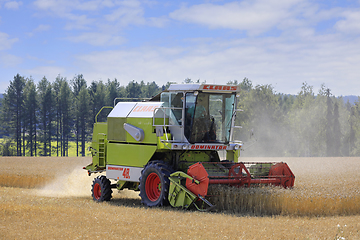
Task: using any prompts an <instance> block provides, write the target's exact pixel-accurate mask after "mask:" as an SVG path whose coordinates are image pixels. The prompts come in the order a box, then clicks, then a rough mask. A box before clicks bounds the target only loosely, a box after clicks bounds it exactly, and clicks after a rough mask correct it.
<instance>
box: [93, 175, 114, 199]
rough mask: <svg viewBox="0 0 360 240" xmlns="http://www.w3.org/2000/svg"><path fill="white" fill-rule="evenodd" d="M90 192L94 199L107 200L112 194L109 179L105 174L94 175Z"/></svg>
mask: <svg viewBox="0 0 360 240" xmlns="http://www.w3.org/2000/svg"><path fill="white" fill-rule="evenodd" d="M91 192H92V197H93V199H94V200H95V201H97V202H102V201H109V200H110V199H111V194H112V190H111V184H110V180H109V179H107V178H106V177H105V176H99V177H96V178H95V179H94V181H93V184H92V189H91Z"/></svg>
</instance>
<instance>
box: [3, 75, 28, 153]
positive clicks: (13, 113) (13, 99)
mask: <svg viewBox="0 0 360 240" xmlns="http://www.w3.org/2000/svg"><path fill="white" fill-rule="evenodd" d="M25 83H26V81H25V79H24V77H21V76H20V75H19V74H17V75H16V76H14V80H13V81H10V85H9V87H8V88H7V90H6V92H5V94H4V100H3V114H4V115H3V119H4V123H5V124H6V132H7V133H8V134H9V135H10V136H11V137H13V138H14V139H15V142H16V155H17V156H21V155H22V154H23V152H22V147H23V146H22V144H23V141H22V131H23V130H24V116H25V114H24V88H25Z"/></svg>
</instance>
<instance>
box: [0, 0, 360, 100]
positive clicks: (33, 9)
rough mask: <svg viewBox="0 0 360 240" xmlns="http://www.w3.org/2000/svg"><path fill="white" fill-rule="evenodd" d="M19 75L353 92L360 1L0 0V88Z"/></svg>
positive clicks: (359, 63)
mask: <svg viewBox="0 0 360 240" xmlns="http://www.w3.org/2000/svg"><path fill="white" fill-rule="evenodd" d="M18 73H19V74H20V75H21V76H24V77H26V78H30V77H31V78H32V79H34V81H35V82H39V81H40V80H41V79H42V78H43V77H44V76H45V77H46V78H47V79H48V80H49V81H50V82H53V81H54V80H55V78H56V77H57V76H58V75H60V76H62V77H66V78H67V79H68V80H71V79H73V78H74V77H75V75H77V74H83V76H84V78H85V80H86V81H87V82H88V84H90V83H91V82H92V81H99V80H102V81H104V82H106V81H107V80H108V79H110V80H113V79H115V78H116V79H117V80H118V81H119V82H120V84H121V85H122V86H126V85H127V84H128V83H129V82H130V81H132V80H135V81H137V82H140V81H144V82H145V83H147V82H153V81H155V82H156V83H157V84H158V85H160V86H161V85H163V84H166V83H167V82H177V83H182V82H183V81H184V79H186V78H190V79H192V80H193V81H196V80H198V79H200V82H206V83H213V84H226V83H227V82H229V81H234V80H238V81H239V82H241V81H242V80H243V79H244V78H245V77H246V78H248V79H250V80H251V81H252V83H253V85H254V86H256V85H263V84H271V86H273V88H274V91H275V92H276V93H285V94H297V93H299V92H300V91H301V86H302V84H303V83H304V82H306V83H307V84H308V85H310V86H313V87H314V92H315V94H317V92H318V91H319V89H320V87H321V85H322V84H325V87H326V88H329V89H330V90H331V93H332V94H333V95H335V96H340V95H343V96H345V95H360V0H353V1H350V0H312V1H310V0H243V1H226V0H224V1H222V0H203V1H200V0H189V1H186V0H184V1H174V0H172V1H170V0H168V1H167V0H158V1H156V0H154V1H152V0H119V1H118V0H91V1H84V0H35V1H30V0H22V1H13V0H0V93H4V92H5V91H6V89H7V88H8V86H9V83H10V81H12V80H13V79H14V76H15V75H16V74H18Z"/></svg>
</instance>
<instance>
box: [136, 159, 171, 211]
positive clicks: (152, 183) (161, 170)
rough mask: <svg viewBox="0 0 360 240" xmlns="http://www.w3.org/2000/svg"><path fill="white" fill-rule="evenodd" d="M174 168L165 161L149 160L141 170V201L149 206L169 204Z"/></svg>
mask: <svg viewBox="0 0 360 240" xmlns="http://www.w3.org/2000/svg"><path fill="white" fill-rule="evenodd" d="M172 172H173V171H172V169H171V168H170V166H168V165H167V164H166V163H164V162H163V161H152V162H149V163H148V164H147V165H146V166H145V168H144V169H143V170H142V172H141V177H140V185H139V189H140V197H141V202H142V203H143V204H145V205H146V206H148V207H158V206H164V205H168V203H169V201H168V194H169V185H170V181H169V176H170V174H171V173H172Z"/></svg>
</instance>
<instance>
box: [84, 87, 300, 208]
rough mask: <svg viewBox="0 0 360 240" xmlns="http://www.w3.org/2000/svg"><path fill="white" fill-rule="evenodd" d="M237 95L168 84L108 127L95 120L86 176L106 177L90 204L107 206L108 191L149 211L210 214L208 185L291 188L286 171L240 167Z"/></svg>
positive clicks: (233, 90) (126, 107)
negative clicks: (136, 197) (133, 195)
mask: <svg viewBox="0 0 360 240" xmlns="http://www.w3.org/2000/svg"><path fill="white" fill-rule="evenodd" d="M239 93H240V88H239V87H238V86H229V85H212V84H202V85H200V84H173V85H170V87H169V88H168V89H167V90H165V91H164V92H162V93H161V94H159V95H158V96H156V97H154V98H153V99H151V100H149V101H146V102H118V103H117V104H116V105H115V106H114V107H113V108H112V107H111V108H112V110H111V112H110V113H109V114H108V116H107V122H98V121H97V116H98V115H97V116H96V117H95V124H94V130H93V137H92V144H91V147H90V149H91V153H92V163H91V164H90V165H88V166H86V167H84V169H86V170H87V171H88V174H89V176H90V175H91V174H92V173H101V172H105V173H106V175H103V176H98V177H96V178H95V179H94V181H93V185H92V196H93V199H94V200H95V201H99V202H100V201H108V200H110V199H111V194H112V188H117V189H118V190H122V189H125V188H127V189H130V190H135V191H140V197H141V202H142V203H143V204H144V205H146V206H149V207H154V206H163V205H168V204H170V205H171V206H173V207H181V208H189V207H195V208H197V209H199V210H209V209H211V208H213V207H214V206H213V205H212V204H211V203H210V202H209V201H208V199H207V197H208V195H207V194H208V187H209V185H210V184H225V185H230V186H234V187H243V186H245V187H250V186H255V185H260V184H267V185H268V184H271V185H276V186H283V187H285V188H287V187H292V186H293V185H294V180H295V177H294V174H293V173H292V172H291V170H290V168H289V167H288V165H287V164H286V163H282V162H280V163H244V162H239V161H238V158H239V156H240V150H241V147H242V142H241V141H239V140H237V139H234V129H236V128H240V126H236V125H235V118H236V113H237V111H239V110H237V108H236V103H237V97H238V96H239ZM103 109H104V108H103ZM103 109H102V110H103ZM100 112H101V110H100ZM100 112H99V113H100ZM220 153H221V154H220ZM220 156H226V158H225V157H220ZM110 180H112V182H116V183H113V184H112V183H111V181H110Z"/></svg>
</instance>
